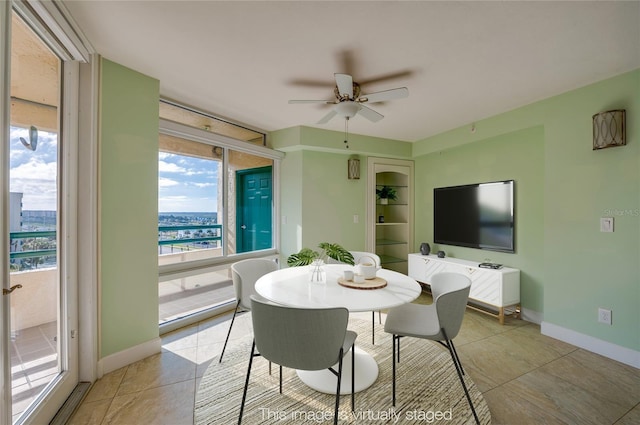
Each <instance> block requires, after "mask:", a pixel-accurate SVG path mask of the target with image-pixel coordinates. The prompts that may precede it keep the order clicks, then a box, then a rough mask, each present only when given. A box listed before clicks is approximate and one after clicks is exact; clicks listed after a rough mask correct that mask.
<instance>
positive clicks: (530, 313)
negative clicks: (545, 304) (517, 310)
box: [521, 308, 542, 325]
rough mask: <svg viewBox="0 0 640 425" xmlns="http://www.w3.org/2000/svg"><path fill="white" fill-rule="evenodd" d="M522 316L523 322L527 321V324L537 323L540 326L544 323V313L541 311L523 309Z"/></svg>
mask: <svg viewBox="0 0 640 425" xmlns="http://www.w3.org/2000/svg"><path fill="white" fill-rule="evenodd" d="M521 316H522V320H526V321H527V322H531V323H535V324H536V325H540V324H541V323H542V313H540V312H539V311H535V310H529V309H528V308H523V309H522V310H521Z"/></svg>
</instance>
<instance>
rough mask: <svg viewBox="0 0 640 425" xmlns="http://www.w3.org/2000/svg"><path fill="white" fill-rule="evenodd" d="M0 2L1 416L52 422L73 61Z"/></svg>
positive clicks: (68, 355)
mask: <svg viewBox="0 0 640 425" xmlns="http://www.w3.org/2000/svg"><path fill="white" fill-rule="evenodd" d="M12 4H13V5H15V6H16V8H15V9H12V8H11V5H12ZM21 6H22V7H21ZM1 7H2V8H3V9H2V11H1V12H0V19H1V25H2V27H1V29H2V42H1V43H2V46H1V47H0V50H1V51H2V59H1V60H0V62H1V63H2V69H1V72H2V73H1V75H0V80H1V83H2V86H1V87H2V90H0V102H1V105H2V106H1V108H0V110H1V112H2V119H1V120H0V127H1V131H2V133H1V134H2V137H1V145H0V160H1V161H2V165H1V167H0V169H1V170H2V173H1V175H0V186H1V188H2V191H1V193H2V200H1V201H0V207H1V210H2V214H1V215H0V217H1V218H0V221H1V223H0V236H1V239H0V240H1V243H2V247H1V248H0V255H1V258H0V272H1V275H0V276H1V283H2V299H1V303H0V314H1V316H2V329H1V332H0V347H1V348H2V349H1V350H0V365H1V366H2V368H1V370H2V372H1V373H0V380H1V381H2V382H1V386H2V389H1V390H0V391H1V397H0V411H1V412H2V414H1V415H0V425H6V424H18V423H48V422H49V421H50V420H51V418H52V417H53V415H54V414H55V413H56V411H57V410H58V408H59V407H60V405H61V404H62V403H63V402H64V400H65V399H66V398H67V396H68V395H69V394H70V392H71V391H72V389H73V388H74V387H75V385H76V384H77V382H78V366H77V365H78V362H77V351H78V350H77V341H76V336H77V335H76V330H77V323H76V321H77V319H76V317H77V314H76V309H77V301H76V286H75V285H76V283H75V278H74V276H75V272H74V269H75V266H74V261H73V260H72V256H71V255H70V253H71V252H72V251H73V246H74V245H75V243H74V239H73V237H71V234H72V233H71V232H70V227H71V226H72V221H73V219H74V218H75V212H74V211H73V209H74V208H72V206H74V205H75V202H74V201H73V198H74V196H75V195H74V194H72V193H70V192H71V187H72V184H71V176H72V175H73V174H74V173H73V171H72V170H73V169H75V164H74V161H73V152H74V149H73V147H72V146H71V143H70V142H69V141H70V138H69V137H68V136H65V134H64V133H63V128H64V127H63V124H64V125H68V124H70V122H71V121H69V120H68V118H63V114H62V111H63V99H66V97H65V94H64V93H63V87H65V86H66V85H69V86H68V87H65V89H67V90H68V89H70V87H72V86H73V82H74V80H77V77H75V75H76V74H77V71H74V70H77V65H76V66H75V67H74V64H73V63H72V62H65V60H63V58H61V57H60V56H59V55H58V54H57V53H56V52H54V50H53V49H52V48H51V37H47V35H46V34H44V28H43V27H42V25H39V24H37V23H38V19H37V17H36V16H35V15H34V12H33V10H32V9H31V8H28V7H24V5H23V4H22V5H21V4H20V3H12V2H2V6H1ZM76 85H77V81H76ZM71 109H73V108H71Z"/></svg>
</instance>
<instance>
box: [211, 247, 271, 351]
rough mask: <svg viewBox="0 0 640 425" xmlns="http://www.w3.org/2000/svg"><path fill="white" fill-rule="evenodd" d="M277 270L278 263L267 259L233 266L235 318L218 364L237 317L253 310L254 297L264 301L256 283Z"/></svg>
mask: <svg viewBox="0 0 640 425" xmlns="http://www.w3.org/2000/svg"><path fill="white" fill-rule="evenodd" d="M275 270H278V263H276V262H275V261H273V260H270V259H267V258H249V259H246V260H241V261H238V262H237V263H234V264H232V265H231V279H232V281H233V289H234V290H235V292H236V308H235V309H234V310H233V317H231V324H230V325H229V331H228V332H227V338H226V339H225V340H224V346H223V347H222V353H220V358H219V359H218V363H222V356H224V351H225V350H226V348H227V343H228V342H229V335H231V329H232V328H233V322H234V321H235V319H236V315H237V314H238V313H239V312H240V310H242V311H250V310H251V296H252V295H254V296H256V297H259V298H261V299H262V297H260V295H258V293H257V292H256V290H255V285H256V281H257V280H258V279H260V278H261V277H262V276H264V275H265V274H267V273H270V272H272V271H275Z"/></svg>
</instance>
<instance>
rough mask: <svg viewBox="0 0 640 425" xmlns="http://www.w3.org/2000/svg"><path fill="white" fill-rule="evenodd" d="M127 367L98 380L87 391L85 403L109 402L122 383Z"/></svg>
mask: <svg viewBox="0 0 640 425" xmlns="http://www.w3.org/2000/svg"><path fill="white" fill-rule="evenodd" d="M127 368H128V366H125V367H122V368H120V369H117V370H114V371H113V372H110V373H107V374H106V375H104V376H103V377H102V378H100V379H98V380H97V381H96V382H95V383H94V384H93V385H92V386H91V390H89V394H87V396H86V397H85V399H84V401H85V402H86V403H91V402H94V401H99V400H111V399H112V398H113V397H115V395H116V394H117V392H118V387H119V386H120V384H121V383H122V379H123V378H124V375H125V373H126V372H127Z"/></svg>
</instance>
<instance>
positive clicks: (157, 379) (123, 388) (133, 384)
mask: <svg viewBox="0 0 640 425" xmlns="http://www.w3.org/2000/svg"><path fill="white" fill-rule="evenodd" d="M185 351H191V356H190V358H192V359H195V358H196V348H189V349H187V350H182V352H185ZM195 377H196V364H195V361H193V360H189V359H187V358H185V356H182V355H179V354H175V353H172V352H162V353H160V354H156V355H154V356H150V357H147V358H146V359H143V360H141V361H139V362H136V363H134V364H132V365H130V366H129V367H128V369H127V372H126V374H125V376H124V378H123V379H122V383H121V384H120V388H119V389H118V393H117V395H118V396H121V395H124V394H130V393H135V392H139V391H143V390H147V389H150V388H155V387H160V386H163V385H168V384H174V383H177V382H183V381H187V380H191V382H192V385H193V380H194V379H195Z"/></svg>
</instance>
